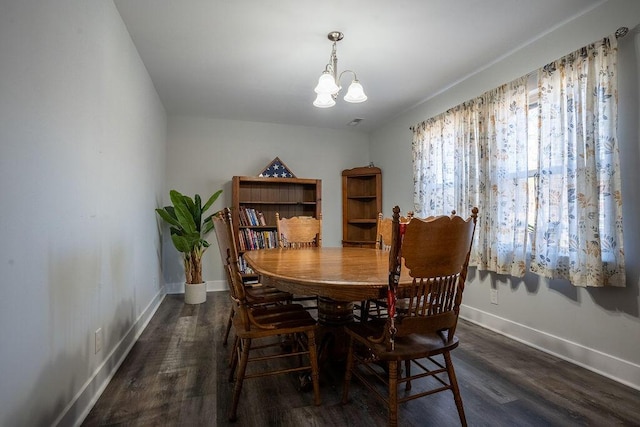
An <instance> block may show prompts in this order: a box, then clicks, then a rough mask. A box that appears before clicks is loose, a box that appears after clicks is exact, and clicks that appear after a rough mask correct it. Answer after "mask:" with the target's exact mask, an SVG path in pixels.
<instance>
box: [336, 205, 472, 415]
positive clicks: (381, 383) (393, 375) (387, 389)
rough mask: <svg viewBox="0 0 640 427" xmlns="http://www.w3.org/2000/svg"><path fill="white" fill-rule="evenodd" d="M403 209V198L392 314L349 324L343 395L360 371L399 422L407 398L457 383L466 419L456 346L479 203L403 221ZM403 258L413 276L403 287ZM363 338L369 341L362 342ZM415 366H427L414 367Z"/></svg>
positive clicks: (392, 268) (393, 260)
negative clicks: (464, 210) (401, 304)
mask: <svg viewBox="0 0 640 427" xmlns="http://www.w3.org/2000/svg"><path fill="white" fill-rule="evenodd" d="M399 212H400V209H399V208H398V207H397V206H396V207H395V208H394V217H393V238H392V242H391V248H390V253H389V293H388V294H389V298H388V306H389V317H388V318H386V319H372V320H371V321H369V322H366V323H362V322H361V323H353V324H350V325H348V326H346V327H345V330H346V332H347V334H348V336H349V337H350V344H349V352H348V355H347V368H346V373H345V380H344V388H343V395H342V402H343V403H346V402H347V400H348V395H349V384H350V382H351V377H352V376H355V377H356V378H358V379H359V380H360V381H362V382H363V383H364V384H365V386H366V387H367V388H368V389H369V390H370V391H372V392H373V394H374V395H376V396H377V397H379V398H380V399H381V400H382V401H384V402H385V403H386V404H387V405H388V411H389V425H390V426H396V425H397V422H398V420H397V419H398V404H399V403H403V402H406V401H408V400H412V399H417V398H419V397H423V396H426V395H429V394H433V393H437V392H440V391H445V390H451V391H452V392H453V397H454V401H455V404H456V407H457V409H458V415H459V417H460V422H461V424H462V425H466V418H465V415H464V408H463V406H462V398H461V397H460V390H459V388H458V383H457V380H456V376H455V372H454V369H453V364H452V362H451V355H450V352H451V351H452V350H453V349H455V348H456V347H457V346H458V338H457V337H456V336H455V330H456V325H457V322H458V313H459V311H460V303H461V301H462V293H463V290H464V284H465V279H466V276H467V267H468V265H469V255H470V252H471V244H472V242H473V236H474V233H475V227H476V222H477V217H478V209H477V208H473V210H472V214H471V217H470V218H468V219H467V220H464V219H462V218H461V217H459V216H455V215H451V216H440V217H436V218H433V219H430V220H426V221H425V220H418V219H416V218H413V219H412V220H411V221H410V222H409V223H408V224H405V225H401V224H400V221H399ZM402 259H404V267H405V268H407V269H408V270H409V275H410V276H411V277H412V278H413V281H412V284H411V285H408V286H402V287H398V281H399V278H400V270H401V262H402ZM397 295H401V296H403V297H406V298H407V300H408V307H407V310H406V311H405V312H404V313H402V314H400V313H399V312H396V310H395V309H396V307H395V302H396V296H397ZM396 314H397V317H396ZM357 345H359V346H360V347H362V348H361V349H356V346H357ZM436 356H437V357H436ZM441 357H442V359H443V360H440V359H441ZM401 362H405V363H404V368H405V369H404V371H405V372H404V375H402V372H401ZM381 363H385V364H386V368H387V372H388V376H387V375H384V376H383V374H384V373H383V371H382V369H381V367H380V364H381ZM414 366H417V367H418V368H420V369H419V371H420V372H419V373H417V374H413V375H412V373H411V368H412V367H414ZM385 376H386V377H387V378H385ZM417 379H421V381H420V382H419V383H418V382H416V385H418V384H419V385H420V389H421V390H420V391H418V392H413V393H412V392H411V389H412V386H411V381H416V380H417ZM403 383H404V384H405V393H404V395H403V396H402V397H399V396H398V386H399V385H400V384H403ZM433 384H435V387H431V385H433ZM427 386H429V388H428V389H423V387H424V388H426V387H427ZM416 388H418V387H416Z"/></svg>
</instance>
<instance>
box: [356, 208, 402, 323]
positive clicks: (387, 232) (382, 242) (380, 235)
mask: <svg viewBox="0 0 640 427" xmlns="http://www.w3.org/2000/svg"><path fill="white" fill-rule="evenodd" d="M411 218H413V212H411V211H410V212H407V216H406V217H400V223H401V224H406V223H408V222H409V221H411ZM392 229H393V219H392V218H390V217H386V218H385V217H384V216H383V215H382V212H380V213H378V222H377V225H376V246H375V248H376V249H379V250H382V251H388V250H389V249H390V248H391V235H392ZM372 306H373V308H374V309H375V313H376V314H375V317H381V316H384V315H386V309H387V304H386V301H385V300H382V299H374V300H367V301H362V302H361V303H360V320H361V321H362V322H366V321H367V320H368V319H369V317H370V316H371V308H372Z"/></svg>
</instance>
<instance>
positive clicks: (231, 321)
mask: <svg viewBox="0 0 640 427" xmlns="http://www.w3.org/2000/svg"><path fill="white" fill-rule="evenodd" d="M234 314H235V309H234V308H233V306H231V310H230V311H229V320H227V328H226V330H225V331H224V341H222V345H227V341H228V339H229V332H231V325H232V324H233V316H234Z"/></svg>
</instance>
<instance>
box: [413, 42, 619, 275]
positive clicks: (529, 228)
mask: <svg viewBox="0 0 640 427" xmlns="http://www.w3.org/2000/svg"><path fill="white" fill-rule="evenodd" d="M616 57H617V45H616V38H615V36H610V37H608V38H605V39H604V40H602V41H600V42H598V43H594V44H592V45H589V46H586V47H585V48H582V49H580V50H578V51H576V52H574V53H572V54H570V55H567V56H566V57H564V58H561V59H559V60H558V61H555V62H553V63H551V64H549V65H547V66H545V67H544V68H542V69H540V70H538V85H537V89H536V88H534V87H533V86H532V87H530V89H528V88H527V77H522V78H520V79H517V80H515V81H513V82H511V83H508V84H506V85H503V86H501V87H499V88H497V89H495V90H492V91H489V92H487V93H485V94H483V95H482V96H480V97H478V98H476V99H473V100H471V101H468V102H465V103H464V104H461V105H459V106H457V107H455V108H452V109H451V110H449V111H447V112H445V113H443V114H440V115H438V116H436V117H434V118H432V119H429V120H427V121H425V122H423V123H421V124H419V125H417V126H416V127H415V128H414V129H413V164H414V204H415V206H414V210H415V212H416V215H417V216H429V215H441V214H447V213H449V212H450V210H451V209H456V210H458V212H459V213H460V214H462V215H467V214H468V213H469V211H470V208H471V207H473V206H478V208H479V210H480V216H479V224H478V229H477V234H476V236H477V238H476V240H475V241H474V248H473V251H472V258H471V263H470V264H471V265H476V266H477V267H478V268H479V269H482V270H489V271H494V272H497V273H501V274H510V275H512V276H518V277H520V276H523V275H524V274H525V272H526V271H527V261H530V265H529V270H530V271H532V272H535V273H537V274H540V275H542V276H545V277H548V278H564V279H567V280H569V281H570V282H571V283H573V284H574V285H576V286H607V285H610V286H625V268H624V250H623V240H622V198H621V185H620V173H619V171H620V162H619V153H618V144H617V142H618V141H617V136H616V127H617V76H616V72H617V71H616ZM530 90H533V93H536V91H537V94H536V96H535V97H534V100H535V99H537V101H538V102H537V107H536V108H534V109H533V110H532V111H531V112H530V111H529V110H528V107H529V100H528V95H529V92H530ZM534 106H535V104H534ZM529 119H533V123H536V121H537V123H538V125H537V128H535V127H534V128H532V129H527V126H528V120H529ZM528 130H532V131H535V132H531V134H534V133H535V134H536V135H537V138H536V137H532V136H529V135H528ZM531 144H534V145H531ZM531 149H532V150H533V151H530V150H531ZM536 152H537V156H536V157H537V164H536V159H535V158H534V156H533V155H532V159H531V160H532V161H531V164H530V163H529V159H528V154H529V153H532V154H536ZM534 183H535V184H534ZM528 185H535V187H536V188H528ZM528 197H531V198H534V199H535V200H532V203H528V202H529V200H528ZM528 209H532V210H534V211H535V212H527V210H528ZM528 214H530V215H528ZM527 222H531V224H527ZM529 236H531V242H530V251H531V254H530V258H529V256H528V255H527V251H528V250H529V245H528V244H527V243H528V242H527V239H528V238H529Z"/></svg>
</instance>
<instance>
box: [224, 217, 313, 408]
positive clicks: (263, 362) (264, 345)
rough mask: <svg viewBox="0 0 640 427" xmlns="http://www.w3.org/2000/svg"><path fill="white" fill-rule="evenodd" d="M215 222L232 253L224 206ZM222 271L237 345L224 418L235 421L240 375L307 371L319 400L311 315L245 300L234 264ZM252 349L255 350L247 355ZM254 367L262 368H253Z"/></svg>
mask: <svg viewBox="0 0 640 427" xmlns="http://www.w3.org/2000/svg"><path fill="white" fill-rule="evenodd" d="M215 221H217V222H215V223H214V224H215V228H216V229H217V230H218V231H217V232H216V235H217V236H218V238H219V241H220V240H222V242H221V247H224V248H227V250H228V251H229V252H232V251H233V249H232V248H235V239H234V234H233V225H232V224H231V214H230V211H229V210H228V209H225V210H224V211H223V213H222V215H219V216H218V218H217V219H216V220H215ZM222 229H224V231H222ZM225 271H226V273H227V278H228V279H229V283H230V294H231V299H232V300H233V303H234V305H235V314H234V316H233V324H234V328H235V332H236V337H237V346H235V348H234V350H235V351H234V352H233V356H232V360H231V371H230V374H229V380H230V381H231V380H233V378H234V376H235V382H236V383H235V386H234V389H233V398H232V403H231V407H230V408H229V413H228V418H229V420H230V421H235V420H236V418H237V409H238V402H239V400H240V394H241V392H242V386H243V384H244V380H245V379H249V378H257V377H263V376H267V375H277V374H285V373H290V372H299V371H311V381H312V384H313V393H314V404H315V405H320V401H321V400H320V383H319V373H318V355H317V349H316V341H315V337H316V330H317V324H316V321H315V319H314V318H313V317H311V315H310V314H309V312H308V311H307V310H305V309H304V307H303V306H302V305H300V304H287V305H283V306H275V307H268V306H264V305H254V304H252V303H250V302H249V300H248V298H247V292H246V291H247V289H246V288H245V286H244V285H243V283H242V276H241V274H240V270H239V268H238V264H237V263H235V262H229V263H227V264H226V265H225ZM281 337H289V338H290V344H291V346H289V345H283V343H282V342H281ZM255 341H258V345H254V342H255ZM265 341H266V342H265ZM255 352H258V354H257V355H255V356H253V354H255ZM305 355H306V356H307V357H308V361H309V363H308V364H305V365H302V366H300V363H301V361H302V357H303V356H305ZM283 359H291V360H292V361H296V362H298V366H290V365H287V366H284V367H283V366H282V362H283V361H284V360H283ZM278 360H279V361H280V363H279V364H278V363H277V361H278ZM250 364H251V367H252V368H253V369H251V370H248V369H247V367H248V365H250ZM254 367H255V368H254ZM259 367H262V368H264V369H262V370H259Z"/></svg>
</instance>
